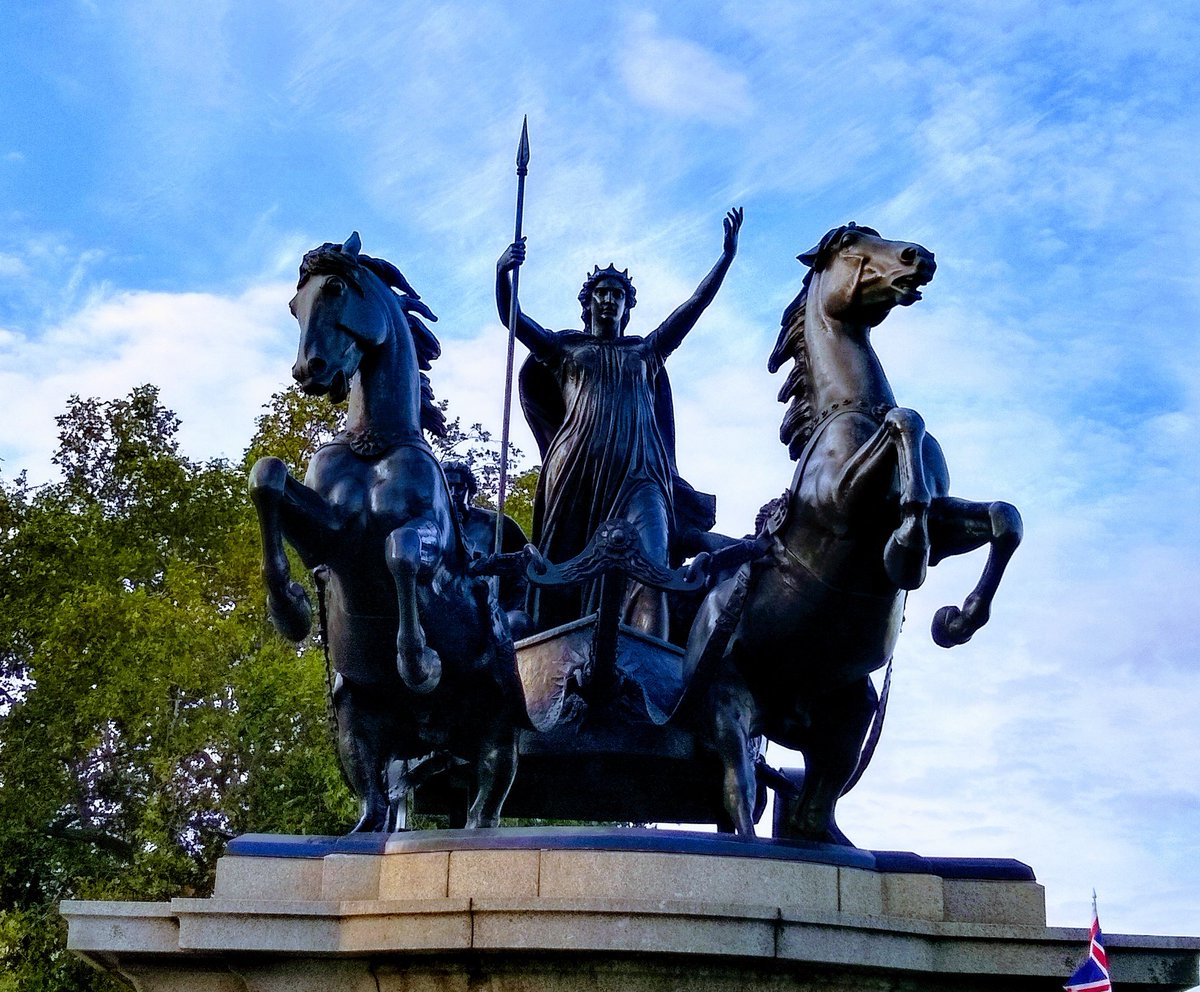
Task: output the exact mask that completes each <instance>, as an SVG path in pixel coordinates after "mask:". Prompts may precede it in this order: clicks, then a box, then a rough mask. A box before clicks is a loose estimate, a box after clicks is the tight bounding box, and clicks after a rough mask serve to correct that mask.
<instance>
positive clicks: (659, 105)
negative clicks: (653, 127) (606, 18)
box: [618, 14, 753, 123]
mask: <svg viewBox="0 0 1200 992" xmlns="http://www.w3.org/2000/svg"><path fill="white" fill-rule="evenodd" d="M620 44H621V54H620V55H619V56H618V58H619V64H620V70H621V78H622V80H623V81H624V83H625V87H626V90H627V92H628V93H629V95H630V96H631V97H633V99H634V100H636V101H638V102H639V103H641V104H643V105H645V106H647V107H650V108H652V109H655V110H661V111H664V112H666V113H668V114H673V115H678V116H680V117H693V118H699V119H702V120H707V121H714V122H718V123H719V122H723V121H724V122H731V121H735V120H736V119H737V118H738V117H739V116H741V115H743V114H745V113H747V112H748V111H750V109H751V107H752V105H753V101H752V99H751V96H750V81H749V79H748V78H747V77H746V76H745V75H744V74H743V73H741V72H738V71H737V70H736V69H734V68H733V67H732V66H731V65H730V60H729V59H728V58H726V57H722V56H721V55H720V54H718V53H717V52H714V51H711V50H710V49H707V48H705V47H703V46H702V45H698V44H696V43H695V42H694V41H689V40H687V39H684V38H679V37H670V36H667V35H663V34H661V33H659V31H658V25H657V21H656V19H655V18H654V16H653V15H652V14H637V15H634V16H633V17H631V18H630V25H629V30H628V32H627V34H626V35H625V37H624V38H623V39H621V40H620Z"/></svg>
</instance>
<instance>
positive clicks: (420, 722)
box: [250, 233, 520, 830]
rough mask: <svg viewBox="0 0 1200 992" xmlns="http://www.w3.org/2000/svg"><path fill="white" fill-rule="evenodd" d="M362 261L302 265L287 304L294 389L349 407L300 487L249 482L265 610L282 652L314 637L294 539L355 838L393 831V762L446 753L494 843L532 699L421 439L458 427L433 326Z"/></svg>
mask: <svg viewBox="0 0 1200 992" xmlns="http://www.w3.org/2000/svg"><path fill="white" fill-rule="evenodd" d="M360 249H361V242H360V240H359V237H358V234H357V233H355V234H353V235H351V237H350V238H349V239H348V240H347V241H346V242H345V244H342V245H337V244H325V245H322V246H321V247H320V248H317V249H315V250H314V251H311V252H309V253H308V254H307V255H305V256H304V261H303V262H302V263H301V266H300V281H299V284H298V286H297V291H296V296H295V298H294V299H293V300H292V301H291V310H292V313H293V314H294V315H295V316H296V319H297V320H298V321H299V323H300V348H299V354H298V356H297V358H296V364H295V365H294V366H293V368H292V375H293V376H294V377H295V379H296V381H297V382H298V383H299V384H300V386H301V388H302V389H303V390H304V391H305V392H306V393H309V394H312V395H320V394H326V395H328V396H329V398H330V399H331V400H332V401H333V402H335V403H338V402H341V401H342V400H344V399H346V397H347V396H349V398H350V402H349V407H348V410H347V415H346V426H345V429H344V430H343V431H342V432H341V433H340V434H339V435H338V436H337V437H336V438H334V440H333V441H332V442H330V443H329V444H326V445H323V446H322V447H321V448H319V449H318V450H317V452H316V453H315V454H314V456H313V458H312V462H311V464H310V465H309V469H308V474H307V476H306V478H305V482H304V484H303V485H302V484H301V483H299V482H297V481H296V480H295V479H294V478H292V477H291V476H290V475H289V474H288V471H287V467H286V465H285V464H284V463H283V462H282V461H280V460H279V459H278V458H263V459H261V460H259V461H258V462H257V463H256V464H255V466H254V468H253V469H252V470H251V473H250V495H251V498H252V500H253V502H254V504H255V507H256V508H257V510H258V517H259V526H260V529H261V532H262V542H263V577H264V579H265V581H266V585H267V605H268V610H269V613H270V616H271V620H272V622H273V623H274V624H275V626H276V627H277V628H278V629H279V631H280V632H281V633H283V634H284V635H285V636H287V637H290V638H291V639H292V640H301V639H302V638H304V637H305V636H307V634H308V631H309V628H310V625H311V612H312V611H311V607H310V604H309V602H308V597H307V595H306V594H305V592H304V590H303V588H302V587H301V586H300V585H299V584H298V583H296V582H293V581H292V579H291V575H290V572H289V567H288V560H287V556H286V554H285V552H284V546H283V541H284V539H286V540H287V541H288V543H289V544H291V545H292V546H293V547H294V548H295V549H296V550H297V552H298V553H299V555H300V558H301V560H302V561H303V562H304V564H305V565H306V566H308V567H309V568H316V567H318V566H320V567H321V568H320V573H321V575H322V576H323V578H322V580H321V582H322V586H323V596H324V606H325V621H326V624H325V625H326V636H327V644H328V652H329V657H330V659H331V662H332V664H333V668H334V670H335V672H336V678H335V680H334V688H333V708H334V715H335V717H336V719H337V725H338V754H339V758H340V760H341V764H342V768H343V769H344V770H345V772H346V775H347V778H348V779H349V780H350V782H351V785H352V787H353V788H354V790H355V792H356V793H357V795H358V796H359V798H360V799H361V801H362V818H361V819H360V821H359V823H358V825H357V826H356V827H355V830H388V829H393V828H394V827H395V826H396V825H397V817H398V815H399V814H398V804H399V802H400V797H398V796H397V795H396V792H397V786H396V783H395V773H396V769H397V767H402V766H400V765H399V764H398V763H399V762H402V761H404V760H406V759H410V758H417V757H420V756H423V755H426V754H428V753H430V752H433V751H448V752H450V753H451V754H453V755H456V756H458V757H461V758H465V759H466V760H467V761H469V762H471V763H473V764H474V766H475V771H476V780H477V782H476V785H477V789H476V793H475V795H474V797H473V800H472V802H471V806H470V809H469V811H468V814H467V825H468V826H495V825H496V823H497V821H498V819H499V815H500V808H501V805H502V804H503V802H504V798H505V796H506V795H507V794H508V790H509V787H510V786H511V784H512V780H513V776H514V775H515V773H516V731H515V722H514V716H513V714H514V711H515V709H514V702H515V699H516V698H519V697H514V692H516V693H519V691H520V690H519V687H518V683H517V676H516V662H515V658H514V655H513V646H512V639H511V637H510V636H509V633H508V628H507V624H506V623H505V621H504V618H503V615H502V613H501V611H500V610H499V609H498V608H497V607H496V605H495V603H494V601H493V600H492V599H490V598H489V588H488V583H487V581H486V580H484V579H481V578H470V577H468V576H467V574H466V567H467V562H468V556H467V552H466V549H465V546H464V544H463V540H462V535H461V533H460V532H459V525H458V518H457V516H456V514H455V513H454V510H453V507H452V504H451V501H450V494H449V491H448V490H447V487H446V481H445V478H444V476H443V475H442V470H441V466H440V465H439V463H438V461H437V459H436V458H435V457H434V455H433V452H432V450H431V449H430V447H429V444H428V442H427V441H426V440H425V437H424V435H423V434H422V426H423V425H424V426H425V427H427V428H429V429H431V430H433V431H435V432H437V433H440V432H441V431H442V430H444V428H445V425H444V422H443V420H442V417H441V412H440V410H438V408H437V407H436V406H435V405H434V404H433V396H432V392H431V391H430V389H429V385H428V380H427V379H426V377H425V376H424V374H423V373H422V372H421V369H428V368H429V367H430V364H429V363H430V362H431V361H432V360H433V359H434V358H437V356H438V354H439V353H440V350H441V349H440V346H439V345H438V342H437V339H436V338H435V337H434V336H433V335H432V334H431V333H430V331H429V329H428V328H427V327H426V326H425V325H424V324H423V323H422V322H421V320H420V318H419V316H418V314H419V315H423V316H424V317H426V318H428V319H430V320H436V319H437V318H436V317H434V316H433V314H432V313H431V312H430V310H429V308H428V307H426V306H425V304H424V303H422V302H420V298H419V297H418V296H417V294H416V293H415V292H414V291H413V289H412V287H411V286H409V284H408V282H407V280H405V278H404V276H403V275H402V274H401V273H400V271H399V270H398V269H397V268H396V267H395V266H393V265H392V264H391V263H389V262H385V261H383V260H382V259H376V258H371V257H369V256H367V255H363V254H361V253H360ZM389 779H390V780H391V786H390V788H389ZM389 791H390V793H391V795H389Z"/></svg>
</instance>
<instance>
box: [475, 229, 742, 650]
mask: <svg viewBox="0 0 1200 992" xmlns="http://www.w3.org/2000/svg"><path fill="white" fill-rule="evenodd" d="M741 226H742V211H741V210H740V209H736V210H731V211H730V212H729V213H728V215H727V216H726V217H725V221H724V227H725V237H724V243H723V246H722V250H721V256H720V258H719V259H718V260H717V263H716V265H714V266H713V268H712V271H710V272H709V273H708V275H707V276H705V277H704V279H703V281H702V282H701V283H700V285H699V286H698V287H697V289H696V292H695V293H694V294H693V295H692V296H691V298H690V299H688V300H687V301H685V302H684V303H683V304H681V305H680V306H679V307H678V308H676V310H675V311H674V312H673V313H672V314H671V315H670V316H668V317H667V318H666V320H664V321H663V322H662V323H661V324H659V325H658V327H656V328H655V329H654V330H652V331H651V332H650V333H649V334H648V335H647V336H646V337H644V338H643V337H638V336H634V335H627V334H626V333H625V327H626V325H627V324H628V323H629V316H630V312H631V311H632V310H633V308H634V306H635V304H636V302H637V296H636V294H635V291H634V287H633V283H632V281H631V280H630V278H629V273H628V272H627V271H618V270H617V269H616V268H614V267H613V266H611V265H610V266H609V267H608V268H605V269H600V268H599V267H597V268H596V269H595V271H593V272H592V274H591V275H590V276H588V278H587V280H586V281H585V282H584V284H583V289H582V290H581V291H580V293H579V302H580V303H581V304H582V307H583V324H584V330H583V331H582V332H580V331H558V332H553V331H548V330H546V329H545V328H544V327H542V326H541V325H540V324H538V323H537V322H536V321H534V320H532V319H531V318H530V317H528V316H527V315H526V314H524V313H523V312H522V311H521V309H520V306H519V305H515V304H514V300H513V298H512V287H511V284H510V282H509V276H508V273H509V272H511V271H512V270H513V269H514V268H515V267H516V266H518V265H520V264H521V263H522V262H523V261H524V259H525V244H524V239H522V240H520V241H517V242H515V243H514V244H512V245H510V246H509V247H508V248H507V249H506V250H505V252H504V253H503V254H502V255H501V256H500V259H499V261H498V262H497V263H496V305H497V308H498V310H499V312H500V318H501V320H503V321H505V322H508V321H509V320H510V314H511V313H512V312H513V311H515V317H516V323H515V326H513V327H512V328H511V329H512V331H513V332H514V333H515V334H516V336H517V339H518V340H519V341H521V343H522V344H524V345H525V346H526V347H527V348H528V349H529V351H530V357H529V359H528V360H527V361H526V363H525V365H524V366H523V368H522V370H521V404H522V407H523V408H524V411H525V416H526V419H527V420H528V421H529V425H530V427H531V428H532V430H533V433H534V436H535V437H536V439H537V443H538V448H539V450H540V452H541V455H542V473H541V476H540V478H539V480H538V489H537V495H536V498H535V503H534V519H533V542H534V544H535V545H537V548H538V550H539V551H540V552H541V553H542V554H543V555H545V557H546V558H548V559H550V560H551V561H554V562H563V561H566V560H567V559H570V558H573V557H575V556H576V555H578V554H579V553H580V552H581V551H583V549H584V548H585V546H586V545H587V544H588V542H589V540H590V539H591V538H592V536H593V535H594V534H595V533H596V531H597V530H598V528H599V527H600V525H601V524H602V523H604V522H605V521H607V520H610V519H613V518H618V519H623V520H626V521H628V522H629V523H630V524H631V525H632V527H633V529H634V531H635V532H636V533H637V534H638V536H639V537H640V539H641V543H642V548H643V551H644V552H645V554H646V557H647V558H648V559H649V560H650V561H651V562H652V563H654V564H655V565H659V566H663V567H666V566H667V565H668V564H678V563H679V561H680V560H681V559H682V557H683V556H684V555H685V554H688V553H694V551H695V550H698V548H697V547H696V546H695V544H696V542H695V535H697V534H701V533H703V532H705V531H708V530H709V529H710V528H711V527H712V525H713V523H714V521H715V500H714V499H713V497H712V496H707V495H705V494H703V493H698V492H696V491H695V490H694V489H692V487H691V486H689V485H688V484H687V483H686V482H684V481H683V479H681V478H680V477H679V473H678V471H677V470H676V467H675V422H674V412H673V407H672V402H671V389H670V383H669V382H668V380H667V374H666V371H665V368H664V365H665V362H666V360H667V358H668V356H670V354H671V353H672V352H673V351H674V350H675V349H676V348H678V347H679V346H680V344H682V343H683V339H684V338H685V337H686V335H687V334H688V332H689V331H691V330H692V328H693V327H695V326H696V322H697V321H698V320H699V319H700V316H701V314H702V313H703V312H704V310H705V308H707V307H708V305H709V304H710V303H711V302H712V301H713V298H714V297H715V296H716V294H717V290H718V289H720V287H721V282H722V281H723V280H724V278H725V274H726V272H728V271H729V266H730V263H732V261H733V257H734V255H735V254H736V252H737V242H738V231H739V230H740V229H741ZM598 597H599V591H598V584H597V583H588V584H585V585H584V586H583V587H582V588H576V589H546V588H537V587H534V588H532V589H531V591H530V604H531V609H530V613H531V614H532V616H533V618H534V623H535V624H536V626H537V629H539V630H545V629H547V628H551V627H555V626H558V625H560V624H563V623H566V622H569V621H572V620H577V619H579V618H580V617H582V616H584V615H585V614H588V613H591V612H593V611H595V610H596V609H597V602H598ZM624 616H625V619H626V621H627V622H628V623H629V624H630V625H631V626H633V627H636V628H638V629H640V630H643V631H645V632H646V633H649V634H652V635H654V636H656V637H659V638H662V639H664V640H665V639H666V638H667V635H668V610H667V602H666V594H665V593H664V592H662V591H661V590H656V589H652V588H648V587H646V586H643V585H639V584H636V583H635V584H634V585H633V587H632V588H631V590H630V598H629V601H628V602H627V604H626V606H625V609H624Z"/></svg>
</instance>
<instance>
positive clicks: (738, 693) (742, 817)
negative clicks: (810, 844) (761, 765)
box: [709, 672, 758, 837]
mask: <svg viewBox="0 0 1200 992" xmlns="http://www.w3.org/2000/svg"><path fill="white" fill-rule="evenodd" d="M757 712H758V707H757V706H756V705H755V702H754V697H753V696H752V695H751V693H750V690H749V688H747V686H746V684H745V682H744V681H743V680H742V679H741V678H740V677H739V676H738V675H736V674H735V673H733V672H726V673H722V675H720V676H718V677H717V678H716V679H715V680H714V682H713V685H712V687H711V688H710V689H709V713H710V715H711V719H712V726H711V730H712V734H713V738H712V739H713V745H714V746H715V747H716V749H717V757H719V758H720V759H721V766H722V768H723V775H722V779H721V789H722V799H723V801H724V805H725V812H726V814H727V815H728V816H729V819H730V821H732V823H733V829H734V830H736V831H737V833H738V834H739V835H740V836H742V837H753V836H754V800H755V793H756V791H757V782H756V781H755V778H754V760H755V758H756V757H757V756H758V755H757V750H756V749H755V748H753V747H751V741H752V740H753V739H754V736H755V733H756V728H755V724H756V722H757Z"/></svg>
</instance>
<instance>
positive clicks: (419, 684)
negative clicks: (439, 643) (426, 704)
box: [396, 645, 442, 696]
mask: <svg viewBox="0 0 1200 992" xmlns="http://www.w3.org/2000/svg"><path fill="white" fill-rule="evenodd" d="M396 671H397V672H398V673H399V675H400V679H401V681H403V682H404V684H405V686H407V687H408V689H409V691H411V692H415V693H416V694H417V695H418V696H424V695H426V694H427V693H430V692H433V690H434V689H436V688H437V687H438V685H439V684H440V683H441V681H442V659H441V656H440V655H439V654H438V653H437V652H436V651H434V650H433V648H431V647H429V646H428V645H426V646H425V647H423V648H422V649H421V657H420V658H419V659H418V660H417V663H416V664H415V665H409V664H407V663H406V662H405V660H404V654H403V652H400V653H399V654H398V655H397V657H396Z"/></svg>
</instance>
